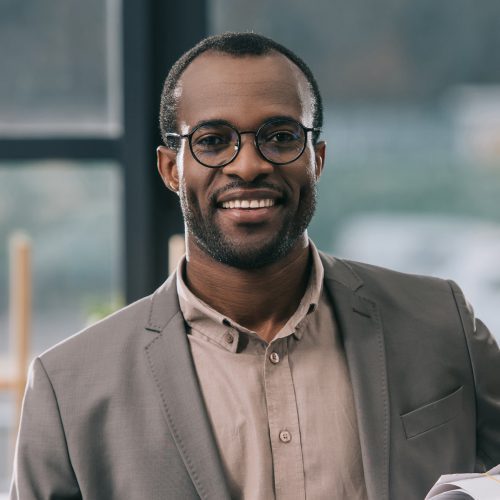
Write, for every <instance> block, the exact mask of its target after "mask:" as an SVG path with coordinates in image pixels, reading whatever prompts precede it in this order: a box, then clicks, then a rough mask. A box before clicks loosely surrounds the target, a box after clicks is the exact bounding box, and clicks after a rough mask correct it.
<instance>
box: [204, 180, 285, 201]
mask: <svg viewBox="0 0 500 500" xmlns="http://www.w3.org/2000/svg"><path fill="white" fill-rule="evenodd" d="M233 189H271V190H272V191H276V193H279V196H280V198H281V199H282V200H283V201H286V199H287V193H286V192H285V191H284V190H283V188H281V187H280V186H278V185H277V184H274V183H272V182H269V181H265V180H255V181H252V182H245V181H243V180H234V181H232V182H230V183H229V184H226V185H225V186H223V187H221V188H219V189H217V190H216V191H215V192H214V193H212V194H211V195H210V202H211V203H212V204H216V203H217V199H218V198H219V196H221V195H222V194H224V193H225V192H226V191H231V190H233Z"/></svg>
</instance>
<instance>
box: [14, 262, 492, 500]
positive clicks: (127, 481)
mask: <svg viewBox="0 0 500 500" xmlns="http://www.w3.org/2000/svg"><path fill="white" fill-rule="evenodd" d="M322 259H323V262H324V265H325V285H326V291H327V293H329V295H330V297H331V300H332V304H333V307H334V310H335V314H336V318H337V321H338V324H339V327H340V331H341V334H342V337H343V340H344V345H345V351H346V356H347V361H348V365H349V371H350V375H351V380H352V384H353V390H354V396H355V403H356V412H357V420H358V425H359V432H360V440H361V448H362V456H363V465H364V471H365V479H366V484H367V488H368V493H369V498H370V500H387V499H391V500H400V499H405V500H412V499H415V500H417V499H418V500H422V499H423V497H424V496H425V494H426V492H427V490H428V489H429V488H430V487H431V486H432V484H433V483H434V482H435V481H436V479H437V478H438V476H439V475H440V474H443V473H449V472H465V471H474V470H483V468H484V467H488V468H489V467H490V466H493V465H494V464H497V463H499V462H500V352H499V350H498V347H497V345H496V344H495V342H494V340H493V339H492V337H491V335H490V333H489V332H488V330H487V329H486V327H485V326H484V325H483V324H482V323H481V322H479V321H477V322H476V321H475V320H474V317H473V314H472V311H471V309H470V308H469V307H468V305H467V303H466V301H465V299H464V296H463V295H462V292H461V291H460V290H459V288H458V287H457V286H456V285H455V284H454V283H452V282H447V281H443V280H438V279H434V278H426V277H420V276H412V275H406V274H401V273H397V272H393V271H388V270H386V269H381V268H377V267H374V266H368V265H365V264H359V263H354V262H346V261H342V260H339V259H334V258H332V257H329V256H326V255H324V254H323V255H322ZM320 376H321V374H319V373H318V377H320ZM332 383H335V382H334V381H332ZM76 498H84V499H89V500H115V499H116V500H124V499H131V500H160V499H162V500H164V499H179V500H187V499H197V498H203V499H210V500H223V499H228V498H229V494H228V490H227V487H226V484H225V479H224V472H223V469H222V466H221V460H220V457H219V453H218V450H217V448H216V445H215V441H214V437H213V433H212V430H211V427H210V424H209V421H208V418H207V412H206V409H205V406H204V403H203V400H202V397H201V393H200V388H199V385H198V382H197V378H196V373H195V370H194V367H193V361H192V359H191V355H190V351H189V347H188V341H187V338H186V333H185V327H184V321H183V317H182V314H181V312H180V310H179V305H178V301H177V294H176V287H175V279H173V278H172V277H170V278H169V279H168V280H167V281H166V282H165V283H164V285H163V286H161V287H160V288H159V289H158V290H157V291H156V292H155V293H154V294H153V295H152V296H150V297H146V298H144V299H142V300H140V301H138V302H136V303H134V304H132V305H130V306H129V307H126V308H125V309H123V310H121V311H119V312H117V313H115V314H114V315H112V316H110V317H109V318H107V319H105V320H103V321H101V322H100V323H98V324H96V325H94V326H92V327H90V328H88V329H87V330H85V331H83V332H81V333H79V334H77V335H75V336H73V337H70V338H69V339H67V340H65V341H64V342H62V343H60V344H59V345H57V346H56V347H54V348H52V349H50V350H49V351H47V352H45V353H44V354H42V355H41V356H40V357H39V358H37V359H35V360H34V362H33V364H32V367H31V371H30V376H29V382H28V386H27V389H26V396H25V401H24V407H23V413H22V420H21V426H20V430H19V437H18V443H17V450H16V458H15V466H14V475H13V483H12V490H11V499H20V500H31V499H76ZM263 500H267V499H263Z"/></svg>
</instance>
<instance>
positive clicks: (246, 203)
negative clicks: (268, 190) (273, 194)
mask: <svg viewBox="0 0 500 500" xmlns="http://www.w3.org/2000/svg"><path fill="white" fill-rule="evenodd" d="M275 204H276V200H273V199H271V198H267V199H266V198H265V199H258V200H247V199H244V200H238V199H236V200H230V201H224V202H222V205H221V206H222V208H243V209H247V210H252V209H256V208H268V207H272V206H274V205H275Z"/></svg>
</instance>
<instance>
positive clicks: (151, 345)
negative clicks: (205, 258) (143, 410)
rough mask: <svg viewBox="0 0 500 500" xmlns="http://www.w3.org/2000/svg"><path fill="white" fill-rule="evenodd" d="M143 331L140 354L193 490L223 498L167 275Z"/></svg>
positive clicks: (219, 466)
mask: <svg viewBox="0 0 500 500" xmlns="http://www.w3.org/2000/svg"><path fill="white" fill-rule="evenodd" d="M146 330H147V331H148V335H151V340H150V341H149V342H148V344H147V345H146V348H145V351H146V358H147V362H148V364H149V368H150V370H151V374H152V376H153V381H154V383H155V385H156V387H157V389H158V394H159V397H160V400H161V404H162V409H163V414H164V416H165V420H166V421H167V424H168V427H169V429H170V432H171V434H172V437H173V439H174V441H175V444H176V446H177V449H178V450H179V453H180V455H181V456H182V459H183V461H184V464H185V466H186V469H187V470H188V472H189V475H190V476H191V480H192V482H193V484H194V486H195V488H196V490H197V492H198V495H199V496H200V498H202V499H217V500H219V499H221V500H229V498H230V495H229V491H228V489H227V486H226V480H225V477H224V472H223V468H222V461H221V459H220V455H219V452H218V450H217V446H216V443H215V438H214V435H213V432H212V428H211V426H210V421H209V418H208V415H207V411H206V408H205V405H204V403H203V398H202V394H201V390H200V387H199V384H198V380H197V378H196V371H195V368H194V365H193V361H192V358H191V353H190V350H189V344H188V339H187V336H186V329H185V325H184V319H183V317H182V314H181V312H180V309H179V303H178V300H177V292H176V286H175V279H174V277H173V276H170V277H169V278H168V280H167V281H166V282H165V283H164V284H163V285H162V286H161V287H160V288H159V289H158V290H157V291H156V292H155V293H154V294H153V295H152V296H151V307H150V313H149V317H148V321H147V325H146Z"/></svg>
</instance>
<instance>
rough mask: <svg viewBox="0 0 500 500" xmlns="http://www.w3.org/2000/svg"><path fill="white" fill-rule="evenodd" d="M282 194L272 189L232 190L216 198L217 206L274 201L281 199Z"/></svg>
mask: <svg viewBox="0 0 500 500" xmlns="http://www.w3.org/2000/svg"><path fill="white" fill-rule="evenodd" d="M282 197H283V196H282V194H281V193H279V192H278V191H274V190H272V189H232V190H230V191H226V192H225V193H223V194H222V195H221V196H220V197H219V198H217V205H221V204H222V203H224V202H226V201H234V200H274V201H275V202H278V201H279V200H281V199H282Z"/></svg>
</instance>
